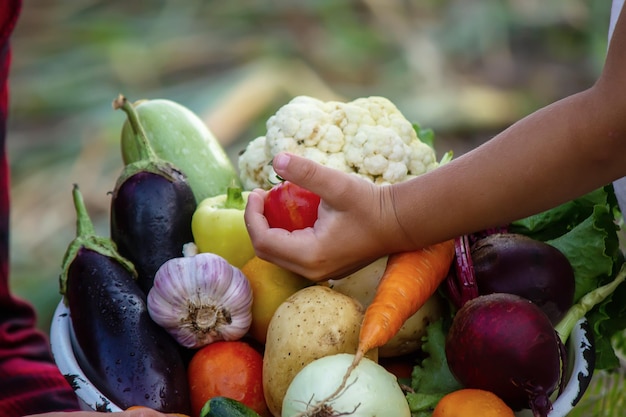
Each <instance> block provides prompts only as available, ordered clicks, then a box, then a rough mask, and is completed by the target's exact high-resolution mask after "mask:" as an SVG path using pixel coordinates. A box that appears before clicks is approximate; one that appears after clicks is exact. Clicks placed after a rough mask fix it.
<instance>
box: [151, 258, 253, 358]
mask: <svg viewBox="0 0 626 417" xmlns="http://www.w3.org/2000/svg"><path fill="white" fill-rule="evenodd" d="M251 307H252V288H251V287H250V283H249V281H248V279H247V278H246V276H245V275H244V274H243V273H242V272H241V270H240V269H239V268H236V267H234V266H232V265H231V264H229V263H228V261H226V260H225V259H224V258H222V257H221V256H218V255H215V254H213V253H199V254H197V255H194V256H189V257H182V258H174V259H170V260H169V261H167V262H165V263H164V264H163V265H162V266H161V267H160V268H159V270H158V271H157V273H156V275H155V277H154V285H153V286H152V289H151V290H150V292H149V293H148V312H149V313H150V317H152V320H154V321H155V322H156V323H157V324H159V325H160V326H162V327H163V328H165V330H167V331H168V332H169V333H170V334H171V335H172V336H173V337H174V338H175V339H176V340H177V341H178V342H179V343H180V344H181V345H183V346H185V347H188V348H199V347H202V346H205V345H207V344H209V343H212V342H215V341H218V340H237V339H240V338H241V337H243V336H244V335H245V334H246V332H247V331H248V329H249V328H250V323H251V322H252V313H251Z"/></svg>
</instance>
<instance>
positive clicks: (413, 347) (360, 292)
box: [328, 256, 445, 358]
mask: <svg viewBox="0 0 626 417" xmlns="http://www.w3.org/2000/svg"><path fill="white" fill-rule="evenodd" d="M386 266H387V257H386V256H384V257H382V258H379V259H377V260H375V261H374V262H372V263H371V264H369V265H367V266H365V267H363V268H361V269H359V270H358V271H356V272H354V273H353V274H351V275H348V276H346V277H345V278H342V279H339V280H329V281H328V284H329V286H330V288H332V289H334V290H335V291H338V292H340V293H342V294H345V295H348V296H350V297H352V298H354V299H356V300H357V301H359V302H360V303H361V305H363V306H364V307H365V308H367V306H369V305H370V304H371V303H372V300H373V299H374V295H375V294H376V288H377V287H378V283H379V282H380V279H381V278H382V276H383V273H384V272H385V267H386ZM444 306H445V304H444V302H443V299H442V298H441V296H440V295H439V294H437V293H435V294H434V295H433V296H432V297H430V299H429V300H428V301H426V303H425V304H424V305H423V306H422V308H420V309H419V310H418V311H417V312H416V313H415V314H413V315H412V316H411V317H409V318H408V319H407V320H406V321H405V322H404V325H402V327H401V328H400V330H399V331H398V333H396V335H395V336H394V337H393V338H392V339H391V340H390V341H389V342H387V343H386V344H385V345H383V346H381V347H380V348H379V349H378V355H379V356H380V357H381V358H388V357H394V356H401V355H406V354H408V353H412V352H417V351H418V350H419V348H420V347H421V346H422V336H424V335H425V334H426V327H427V326H428V324H429V323H432V322H433V321H436V320H438V319H439V318H440V317H441V314H442V313H443V311H444Z"/></svg>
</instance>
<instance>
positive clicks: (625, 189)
mask: <svg viewBox="0 0 626 417" xmlns="http://www.w3.org/2000/svg"><path fill="white" fill-rule="evenodd" d="M623 5H624V0H613V4H612V6H611V19H610V21H609V41H610V40H611V37H612V36H613V30H614V29H615V23H616V22H617V18H618V16H619V13H620V11H621V10H622V6H623ZM613 188H614V189H615V195H616V196H617V202H618V203H619V206H620V209H621V211H622V213H624V214H626V177H624V178H620V179H619V180H617V181H614V182H613Z"/></svg>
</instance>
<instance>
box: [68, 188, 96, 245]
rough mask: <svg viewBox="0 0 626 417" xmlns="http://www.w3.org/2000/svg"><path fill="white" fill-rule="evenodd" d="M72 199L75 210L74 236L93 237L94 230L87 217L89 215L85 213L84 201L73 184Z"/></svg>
mask: <svg viewBox="0 0 626 417" xmlns="http://www.w3.org/2000/svg"><path fill="white" fill-rule="evenodd" d="M72 198H73V199H74V207H75V208H76V235H77V236H94V235H95V234H96V229H95V228H94V226H93V222H92V221H91V218H90V217H89V213H87V207H86V206H85V200H84V199H83V195H82V194H81V192H80V190H79V188H78V184H74V188H72Z"/></svg>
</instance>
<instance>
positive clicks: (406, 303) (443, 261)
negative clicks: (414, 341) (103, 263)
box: [357, 240, 455, 360]
mask: <svg viewBox="0 0 626 417" xmlns="http://www.w3.org/2000/svg"><path fill="white" fill-rule="evenodd" d="M454 253H455V252H454V240H448V241H445V242H442V243H437V244H435V245H432V246H429V247H426V248H423V249H419V250H415V251H410V252H401V253H395V254H392V255H390V256H389V260H388V261H387V267H386V268H385V272H384V273H383V276H382V278H381V280H380V283H379V284H378V288H377V289H376V295H375V296H374V300H373V301H372V302H371V303H370V305H369V307H367V309H366V310H365V316H364V317H363V324H362V325H361V331H360V334H359V346H358V349H357V360H360V358H361V357H363V355H365V354H366V353H367V352H368V351H369V350H370V349H374V348H377V347H380V346H383V345H384V344H385V343H387V342H388V341H389V340H391V339H392V338H393V337H394V336H395V335H396V333H398V331H400V328H401V327H402V325H403V324H404V322H405V321H406V320H407V319H408V318H409V317H411V316H412V315H413V314H415V312H417V311H418V310H419V309H420V308H421V307H422V306H423V305H424V303H426V301H428V299H429V298H430V297H431V296H432V295H433V294H434V293H435V291H436V290H437V288H438V287H439V284H441V282H442V281H443V280H444V279H445V277H446V276H447V275H448V271H449V269H450V265H451V264H452V261H453V259H454Z"/></svg>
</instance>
